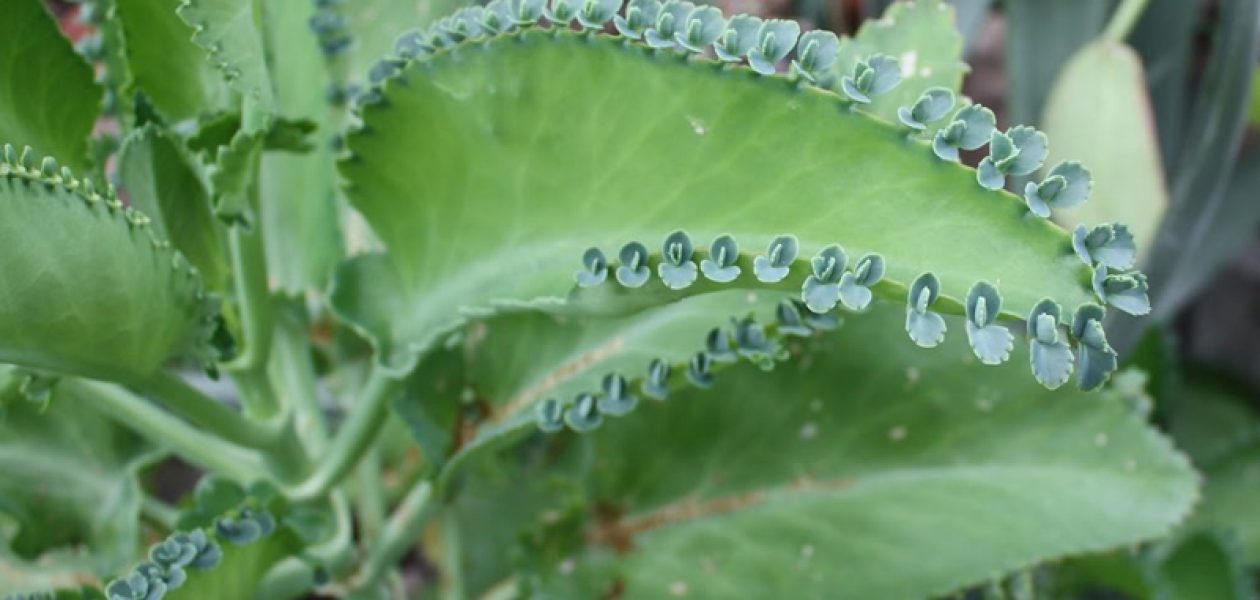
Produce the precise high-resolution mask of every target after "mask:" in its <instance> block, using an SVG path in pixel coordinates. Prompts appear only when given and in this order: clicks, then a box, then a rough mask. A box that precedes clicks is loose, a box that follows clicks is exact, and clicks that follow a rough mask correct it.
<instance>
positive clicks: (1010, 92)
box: [1002, 0, 1111, 150]
mask: <svg viewBox="0 0 1260 600" xmlns="http://www.w3.org/2000/svg"><path fill="white" fill-rule="evenodd" d="M1005 4H1006V53H1005V55H1004V56H1003V60H1005V61H1006V62H1005V65H1004V68H1003V71H1002V72H1003V74H1004V75H1005V77H1006V86H1007V93H1006V119H1005V120H1006V122H1007V123H1009V124H1018V123H1029V124H1036V123H1037V122H1038V121H1037V119H1038V118H1040V117H1041V115H1042V112H1043V108H1042V107H1043V106H1044V104H1045V101H1046V98H1047V96H1048V95H1049V93H1050V87H1051V86H1052V85H1053V84H1054V81H1055V78H1056V77H1058V74H1059V69H1061V68H1062V67H1063V64H1064V63H1065V62H1066V61H1067V60H1068V57H1070V56H1071V55H1072V53H1074V52H1076V50H1077V49H1078V48H1080V47H1081V46H1083V45H1085V44H1086V43H1088V42H1089V41H1091V40H1093V39H1094V38H1095V37H1096V36H1097V35H1098V33H1099V32H1101V31H1102V29H1103V24H1104V23H1105V22H1106V18H1107V15H1108V11H1109V9H1110V7H1111V2H1107V1H1105V0H1103V1H1100V0H1055V1H1054V2H1044V1H1042V0H1007V2H1006V3H1005ZM1057 141H1058V138H1051V140H1050V149H1051V150H1053V149H1054V147H1055V143H1056V142H1057Z"/></svg>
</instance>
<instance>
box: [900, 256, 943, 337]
mask: <svg viewBox="0 0 1260 600" xmlns="http://www.w3.org/2000/svg"><path fill="white" fill-rule="evenodd" d="M940 296H941V282H940V280H938V279H937V278H936V276H935V275H933V274H931V273H924V274H922V275H919V276H918V277H917V278H915V280H914V282H913V283H911V284H910V291H909V294H908V295H907V297H906V304H907V306H906V333H908V334H910V339H911V340H912V341H914V343H915V344H918V345H919V346H920V347H923V348H935V347H936V346H938V345H940V343H941V342H943V341H945V329H946V327H945V318H944V317H942V316H941V315H939V314H937V313H934V312H932V311H930V310H928V308H929V307H930V306H932V304H934V303H935V302H936V300H937V298H940Z"/></svg>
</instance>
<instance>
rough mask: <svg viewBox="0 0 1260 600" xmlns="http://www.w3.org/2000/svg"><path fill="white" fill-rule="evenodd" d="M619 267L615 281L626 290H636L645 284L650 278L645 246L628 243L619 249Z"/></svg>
mask: <svg viewBox="0 0 1260 600" xmlns="http://www.w3.org/2000/svg"><path fill="white" fill-rule="evenodd" d="M617 257H618V259H619V260H620V261H621V265H620V266H618V267H617V281H618V282H619V283H621V285H624V286H626V287H628V288H637V287H639V286H642V285H643V284H645V283H647V281H648V278H650V277H651V276H652V271H651V269H649V268H648V250H647V246H644V245H643V244H640V243H639V242H630V243H628V244H626V245H624V246H622V247H621V251H620V252H618V253H617Z"/></svg>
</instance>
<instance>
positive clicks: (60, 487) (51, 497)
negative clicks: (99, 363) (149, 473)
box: [0, 389, 156, 592]
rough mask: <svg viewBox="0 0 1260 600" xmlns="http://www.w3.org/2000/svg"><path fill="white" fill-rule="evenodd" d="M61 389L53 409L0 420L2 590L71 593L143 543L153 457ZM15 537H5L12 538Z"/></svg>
mask: <svg viewBox="0 0 1260 600" xmlns="http://www.w3.org/2000/svg"><path fill="white" fill-rule="evenodd" d="M92 400H93V399H92V398H91V397H87V396H83V395H80V393H77V392H71V391H63V390H61V389H56V390H55V391H54V393H53V397H52V398H51V401H50V402H49V404H48V407H47V409H44V410H41V409H40V408H39V406H38V405H36V404H34V403H31V402H13V403H10V404H9V406H8V410H6V414H5V416H4V417H3V418H0V516H5V517H8V518H9V519H11V520H12V521H13V523H14V524H15V525H16V529H15V530H13V531H12V532H10V531H8V530H5V529H3V528H0V531H3V533H0V589H3V590H4V591H5V592H18V591H41V590H48V589H52V588H58V587H67V586H70V585H76V584H78V583H82V582H83V581H84V580H90V579H93V578H95V577H99V576H102V575H106V574H108V573H111V572H113V571H116V570H118V569H121V568H123V567H124V566H125V565H126V564H128V563H129V562H131V561H132V560H134V557H135V555H136V552H137V551H138V550H139V543H140V524H139V517H140V504H141V499H142V497H143V492H142V491H141V489H140V484H139V481H138V479H137V473H138V471H139V470H140V469H141V468H142V467H143V466H145V465H146V464H148V463H150V462H151V461H152V460H153V459H155V458H156V454H155V453H154V451H153V450H152V449H151V447H149V446H148V445H147V444H145V443H144V442H143V441H142V440H141V439H140V438H139V437H137V436H136V435H135V434H133V433H131V432H130V431H127V430H125V429H122V428H121V427H119V426H118V425H117V424H115V423H114V422H112V421H111V420H109V419H107V418H106V417H105V416H104V415H102V414H101V413H99V412H98V411H97V410H96V409H95V408H94V403H93V402H92ZM10 533H11V534H12V535H11V536H10V535H6V534H10Z"/></svg>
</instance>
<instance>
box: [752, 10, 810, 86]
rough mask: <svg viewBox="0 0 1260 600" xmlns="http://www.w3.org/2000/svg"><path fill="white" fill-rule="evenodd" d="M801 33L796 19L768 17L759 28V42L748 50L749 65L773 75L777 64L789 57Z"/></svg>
mask: <svg viewBox="0 0 1260 600" xmlns="http://www.w3.org/2000/svg"><path fill="white" fill-rule="evenodd" d="M800 35H801V26H800V24H798V23H797V22H796V21H790V20H783V19H767V20H765V21H763V22H762V23H761V28H760V29H758V30H757V43H755V44H753V47H752V49H751V50H749V51H748V66H750V67H752V69H753V70H754V71H756V72H758V73H760V74H762V75H773V74H774V71H775V65H777V64H778V62H779V61H781V60H783V59H784V58H786V57H787V55H788V53H789V52H791V51H792V48H793V46H795V45H796V38H797V37H798V36H800Z"/></svg>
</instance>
